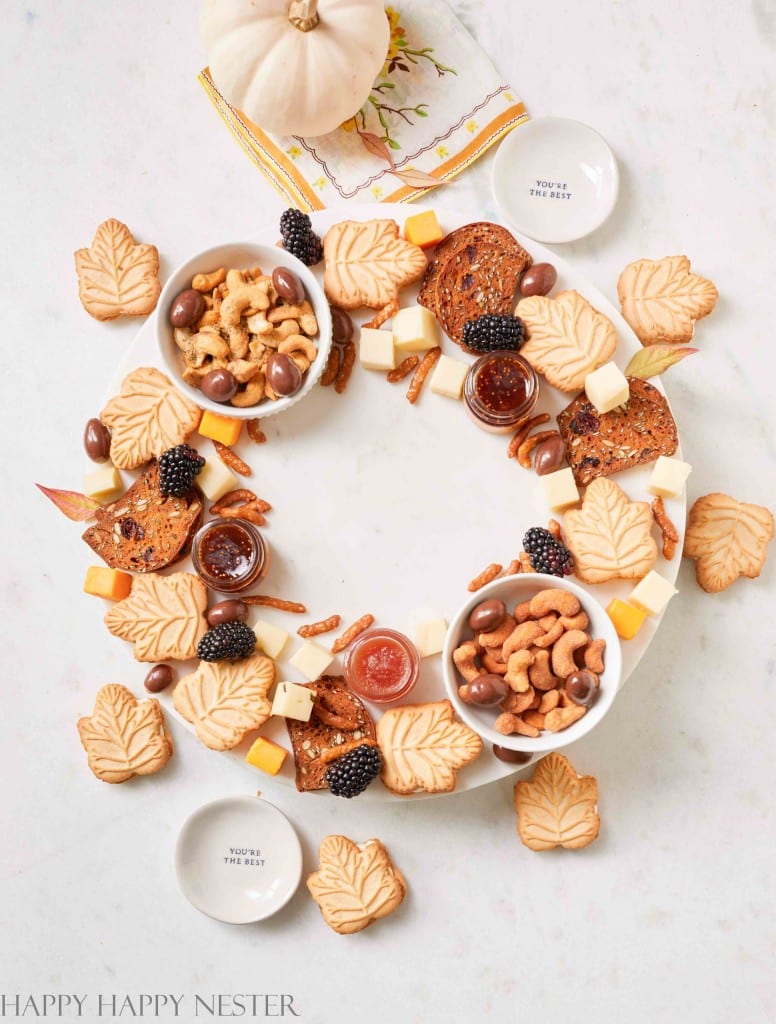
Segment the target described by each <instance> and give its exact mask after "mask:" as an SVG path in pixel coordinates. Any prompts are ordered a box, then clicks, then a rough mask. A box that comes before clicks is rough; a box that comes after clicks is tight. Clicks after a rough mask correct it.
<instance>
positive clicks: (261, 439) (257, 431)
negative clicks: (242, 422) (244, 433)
mask: <svg viewBox="0 0 776 1024" xmlns="http://www.w3.org/2000/svg"><path fill="white" fill-rule="evenodd" d="M247 430H248V437H249V438H250V439H251V441H253V442H254V443H255V444H266V443H267V435H266V434H265V433H264V431H263V430H262V429H261V420H248V425H247Z"/></svg>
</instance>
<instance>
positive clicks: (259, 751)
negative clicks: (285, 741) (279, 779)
mask: <svg viewBox="0 0 776 1024" xmlns="http://www.w3.org/2000/svg"><path fill="white" fill-rule="evenodd" d="M287 757H288V751H287V750H284V749H283V747H280V746H278V744H277V743H273V742H272V740H265V739H264V737H263V736H259V738H258V739H257V740H255V741H254V743H253V745H252V746H251V749H250V750H249V751H248V753H247V754H246V755H245V760H246V761H247V762H248V764H252V765H253V767H254V768H260V769H261V770H262V771H263V772H267V774H268V775H277V773H278V772H279V771H280V769H281V768H282V767H283V762H284V761H285V759H286V758H287Z"/></svg>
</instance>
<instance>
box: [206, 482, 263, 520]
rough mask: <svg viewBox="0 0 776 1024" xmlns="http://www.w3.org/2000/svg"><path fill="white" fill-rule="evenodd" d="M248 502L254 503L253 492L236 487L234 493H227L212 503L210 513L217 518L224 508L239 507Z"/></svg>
mask: <svg viewBox="0 0 776 1024" xmlns="http://www.w3.org/2000/svg"><path fill="white" fill-rule="evenodd" d="M249 501H256V495H255V494H254V493H253V491H249V490H248V488H247V487H238V488H237V489H236V490H234V491H228V492H227V493H226V494H224V495H223V496H222V497H220V498H219V499H218V501H216V502H214V503H213V504H212V505H211V506H210V511H211V513H212V514H213V515H215V516H217V515H220V513H221V511H222V510H223V509H225V508H231V506H232V505H240V504H244V503H247V502H249Z"/></svg>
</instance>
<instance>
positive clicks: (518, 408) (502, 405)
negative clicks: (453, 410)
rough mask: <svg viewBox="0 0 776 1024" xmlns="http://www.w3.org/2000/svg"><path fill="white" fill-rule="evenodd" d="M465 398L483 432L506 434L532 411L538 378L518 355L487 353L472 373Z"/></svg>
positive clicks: (465, 388)
mask: <svg viewBox="0 0 776 1024" xmlns="http://www.w3.org/2000/svg"><path fill="white" fill-rule="evenodd" d="M463 396H464V401H465V402H466V407H467V409H468V410H469V413H470V415H471V416H472V417H473V419H474V420H475V421H476V422H477V423H478V424H479V425H480V426H481V427H482V428H483V429H485V430H489V431H491V433H494V434H506V433H509V431H511V430H514V429H515V427H516V426H517V425H518V423H520V421H521V420H524V419H525V418H526V417H527V416H530V414H531V412H532V411H533V408H534V406H535V405H536V400H537V398H538V397H539V378H538V377H537V376H536V373H535V371H534V369H533V367H532V366H531V364H530V363H529V362H527V361H526V360H525V359H523V357H522V356H521V355H518V353H517V352H508V351H497V352H488V353H486V354H485V355H484V356H480V358H479V359H478V360H477V362H476V363H474V364H473V365H472V367H471V369H470V370H469V372H468V374H467V376H466V380H465V381H464V387H463Z"/></svg>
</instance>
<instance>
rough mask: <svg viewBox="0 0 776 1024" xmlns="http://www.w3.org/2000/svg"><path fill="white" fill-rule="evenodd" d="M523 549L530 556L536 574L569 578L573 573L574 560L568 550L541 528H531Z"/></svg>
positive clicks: (524, 538) (524, 540) (525, 538)
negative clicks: (541, 573) (543, 573)
mask: <svg viewBox="0 0 776 1024" xmlns="http://www.w3.org/2000/svg"><path fill="white" fill-rule="evenodd" d="M523 548H524V550H525V551H526V552H527V553H528V554H529V555H530V557H531V566H532V567H533V568H534V569H535V570H536V571H537V572H546V573H549V575H550V576H569V575H570V574H571V573H572V572H573V571H574V559H573V557H572V555H571V552H570V551H569V549H568V548H567V547H566V546H565V545H563V544H561V542H560V541H559V540H556V539H555V537H553V535H552V534H551V533H550V531H549V530H545V529H543V528H542V527H541V526H532V527H531V529H530V530H529V531H528V532H527V533H526V535H525V537H523Z"/></svg>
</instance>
